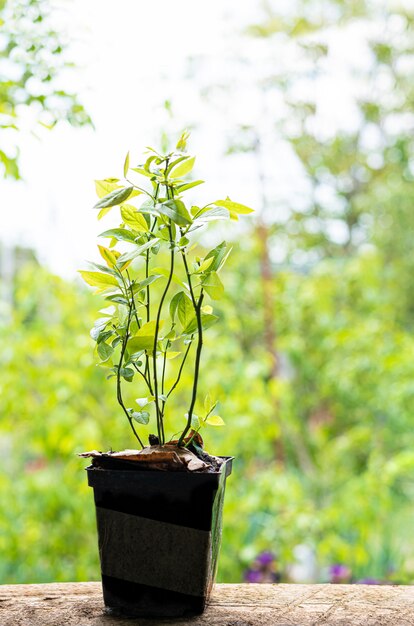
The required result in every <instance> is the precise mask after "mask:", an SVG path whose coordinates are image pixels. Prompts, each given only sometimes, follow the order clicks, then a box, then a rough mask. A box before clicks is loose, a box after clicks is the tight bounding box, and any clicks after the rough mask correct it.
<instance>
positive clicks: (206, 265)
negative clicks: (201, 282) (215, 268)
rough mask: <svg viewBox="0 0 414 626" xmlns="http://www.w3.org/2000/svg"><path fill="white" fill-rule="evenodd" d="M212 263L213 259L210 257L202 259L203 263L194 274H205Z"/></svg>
mask: <svg viewBox="0 0 414 626" xmlns="http://www.w3.org/2000/svg"><path fill="white" fill-rule="evenodd" d="M213 263H214V258H213V257H210V258H209V259H204V261H203V262H202V264H201V265H200V267H199V268H198V270H197V271H196V274H202V273H203V272H206V271H207V270H208V269H209V267H210V266H211V265H212V264H213Z"/></svg>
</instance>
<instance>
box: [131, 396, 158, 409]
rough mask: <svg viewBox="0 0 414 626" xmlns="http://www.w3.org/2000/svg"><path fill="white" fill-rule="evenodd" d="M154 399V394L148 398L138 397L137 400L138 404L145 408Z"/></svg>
mask: <svg viewBox="0 0 414 626" xmlns="http://www.w3.org/2000/svg"><path fill="white" fill-rule="evenodd" d="M153 401H154V396H149V397H147V398H136V399H135V402H136V403H137V404H138V406H139V407H140V408H141V409H143V408H144V406H147V404H149V403H150V402H153Z"/></svg>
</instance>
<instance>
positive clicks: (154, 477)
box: [86, 457, 232, 617]
mask: <svg viewBox="0 0 414 626" xmlns="http://www.w3.org/2000/svg"><path fill="white" fill-rule="evenodd" d="M221 458H222V459H223V460H224V461H225V462H224V463H223V465H222V466H221V468H220V471H219V472H215V473H205V472H163V471H149V470H142V469H137V468H136V464H135V465H134V464H133V463H125V464H123V465H121V467H122V469H121V468H120V469H112V467H111V468H110V469H102V468H98V467H93V466H89V467H88V468H86V469H87V472H88V484H89V485H90V486H91V487H93V490H94V497H95V505H96V519H97V527H98V542H99V555H100V560H101V572H102V587H103V597H104V602H105V606H106V607H107V609H108V610H109V611H110V612H111V613H115V614H119V615H125V616H131V617H179V616H189V615H197V614H200V613H202V612H203V611H204V609H205V607H206V604H207V601H208V598H209V595H210V592H211V589H212V586H213V582H214V577H215V574H216V569H217V558H218V553H219V548H220V540H221V520H222V510H223V499H224V489H225V483H226V478H227V476H229V475H230V473H231V468H232V458H231V457H221Z"/></svg>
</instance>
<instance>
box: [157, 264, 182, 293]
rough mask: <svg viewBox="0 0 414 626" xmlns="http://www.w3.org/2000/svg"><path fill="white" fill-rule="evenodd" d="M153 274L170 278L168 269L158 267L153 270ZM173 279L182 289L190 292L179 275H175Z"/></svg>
mask: <svg viewBox="0 0 414 626" xmlns="http://www.w3.org/2000/svg"><path fill="white" fill-rule="evenodd" d="M151 274H159V275H161V276H164V278H168V277H169V275H170V271H169V270H168V269H167V268H166V267H158V266H157V267H154V268H153V269H152V270H151ZM172 279H173V281H174V282H175V283H177V285H180V287H184V289H187V290H188V287H187V285H186V284H185V283H184V282H183V281H182V280H181V278H180V277H179V276H177V274H173V275H172Z"/></svg>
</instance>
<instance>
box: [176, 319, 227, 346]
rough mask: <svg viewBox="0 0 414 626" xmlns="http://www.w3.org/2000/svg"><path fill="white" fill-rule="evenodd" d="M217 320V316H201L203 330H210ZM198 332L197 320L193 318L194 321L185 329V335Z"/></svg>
mask: <svg viewBox="0 0 414 626" xmlns="http://www.w3.org/2000/svg"><path fill="white" fill-rule="evenodd" d="M217 320H218V317H217V315H210V314H209V313H203V314H202V315H201V325H202V327H203V330H207V329H208V328H210V326H212V325H213V324H215V323H216V322H217ZM197 331H198V326H197V319H196V318H195V317H193V319H192V320H191V321H190V323H189V324H188V326H186V327H185V328H184V330H183V335H193V334H194V333H196V332H197ZM184 343H185V342H184Z"/></svg>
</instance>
